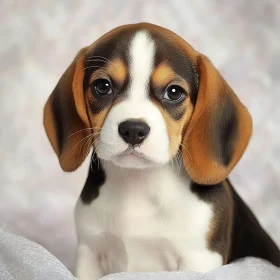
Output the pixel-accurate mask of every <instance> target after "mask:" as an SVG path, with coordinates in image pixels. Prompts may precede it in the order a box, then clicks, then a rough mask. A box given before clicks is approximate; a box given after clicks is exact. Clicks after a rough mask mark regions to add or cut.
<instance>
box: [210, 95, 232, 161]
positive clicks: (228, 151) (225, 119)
mask: <svg viewBox="0 0 280 280" xmlns="http://www.w3.org/2000/svg"><path fill="white" fill-rule="evenodd" d="M212 124H213V126H212V127H210V128H209V129H211V130H212V131H211V133H212V141H213V142H212V145H213V151H214V153H215V155H216V157H217V159H218V160H219V161H220V162H221V163H222V164H223V165H225V166H227V165H228V164H229V163H230V161H231V157H232V154H233V152H234V142H235V140H236V137H237V132H238V117H237V112H236V108H235V106H234V104H233V103H232V101H231V100H230V98H229V97H228V96H227V95H226V94H225V95H223V97H221V100H220V101H219V104H217V109H216V112H215V113H214V114H213V120H212Z"/></svg>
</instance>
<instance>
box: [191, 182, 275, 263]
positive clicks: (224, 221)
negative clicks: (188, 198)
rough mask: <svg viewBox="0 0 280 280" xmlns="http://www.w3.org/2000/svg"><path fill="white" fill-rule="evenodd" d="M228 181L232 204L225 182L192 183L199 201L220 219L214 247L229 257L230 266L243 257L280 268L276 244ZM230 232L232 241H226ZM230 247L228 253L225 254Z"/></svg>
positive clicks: (192, 188)
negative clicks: (212, 209)
mask: <svg viewBox="0 0 280 280" xmlns="http://www.w3.org/2000/svg"><path fill="white" fill-rule="evenodd" d="M226 181H227V183H228V184H229V186H230V192H231V194H232V205H231V203H230V201H229V197H228V195H227V194H226V190H225V186H223V183H219V184H215V185H199V184H197V183H194V182H192V183H191V191H192V192H193V193H195V194H196V195H197V196H198V198H200V199H202V200H203V201H205V202H207V203H210V204H212V205H213V206H214V211H215V215H218V217H219V221H218V224H216V226H217V231H216V233H215V235H214V236H213V240H212V244H211V248H213V249H214V250H217V251H220V252H224V253H226V255H228V261H227V263H231V262H233V261H236V260H238V259H241V258H244V257H257V258H262V259H265V260H267V261H269V262H271V263H273V264H274V265H276V266H279V267H280V251H279V249H278V248H277V246H276V244H275V243H274V242H273V241H272V239H271V238H270V237H269V235H268V234H267V233H266V232H265V230H264V229H263V228H262V226H261V225H260V224H259V222H258V220H257V219H256V217H255V216H254V214H253V213H252V211H251V210H250V209H249V207H248V206H247V205H246V204H245V203H244V202H243V200H242V199H241V198H240V196H239V195H238V194H237V192H236V191H235V190H234V188H233V187H232V185H231V184H230V181H229V180H226ZM231 207H233V209H232V210H233V211H232V212H233V216H232V217H231V218H230V216H229V214H230V212H229V211H230V209H231ZM229 219H231V220H232V228H231V229H229V228H228V227H229ZM216 222H217V221H216ZM228 230H230V232H231V235H230V240H227V236H228V235H227V232H228ZM228 242H229V243H228ZM229 244H230V247H229V252H225V250H226V248H227V246H228V245H229ZM228 253H229V254H228Z"/></svg>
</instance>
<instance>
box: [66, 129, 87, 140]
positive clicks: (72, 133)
mask: <svg viewBox="0 0 280 280" xmlns="http://www.w3.org/2000/svg"><path fill="white" fill-rule="evenodd" d="M88 129H92V128H91V127H89V128H84V129H81V130H78V131H76V132H74V133H72V134H71V135H69V136H68V137H67V138H69V137H71V136H73V135H74V134H76V133H79V132H82V131H85V130H88Z"/></svg>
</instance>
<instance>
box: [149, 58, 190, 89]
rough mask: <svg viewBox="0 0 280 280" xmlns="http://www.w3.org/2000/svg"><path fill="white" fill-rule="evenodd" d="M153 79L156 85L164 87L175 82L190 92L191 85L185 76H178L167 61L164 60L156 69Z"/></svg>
mask: <svg viewBox="0 0 280 280" xmlns="http://www.w3.org/2000/svg"><path fill="white" fill-rule="evenodd" d="M151 79H152V84H153V85H154V87H158V88H163V87H166V86H167V85H168V84H172V83H174V84H176V85H178V86H181V87H182V88H183V89H185V90H186V92H187V93H190V90H189V89H190V87H189V85H188V83H187V82H186V81H185V80H184V79H183V78H181V77H180V76H178V75H177V74H176V73H175V72H174V71H173V70H172V68H171V67H170V66H169V65H168V64H167V63H166V62H162V63H161V64H160V65H159V66H158V67H157V68H156V69H155V70H154V72H153V74H152V78H151Z"/></svg>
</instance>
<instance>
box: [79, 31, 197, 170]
mask: <svg viewBox="0 0 280 280" xmlns="http://www.w3.org/2000/svg"><path fill="white" fill-rule="evenodd" d="M110 43H111V42H110V40H109V43H108V40H106V41H105V42H101V43H99V44H98V45H97V46H96V49H95V51H93V53H92V54H89V56H88V57H87V58H86V64H85V68H86V75H85V79H84V90H85V94H86V101H87V106H88V112H89V117H90V121H91V124H92V127H93V134H94V147H95V150H96V153H97V156H98V157H99V158H101V159H104V160H108V161H112V162H114V163H115V164H116V165H119V166H122V167H128V168H145V167H150V166H156V165H161V164H166V163H167V162H169V161H170V160H171V159H172V158H173V157H174V156H175V155H176V154H177V152H178V149H179V147H180V144H181V141H182V135H183V130H184V128H185V127H186V126H187V124H188V122H189V120H190V117H191V115H192V112H193V107H194V105H195V104H194V102H195V98H196V95H197V90H198V87H197V85H198V80H197V73H196V72H195V71H196V70H195V66H194V63H193V61H192V60H191V58H189V57H187V56H186V55H185V53H184V52H183V50H182V49H180V48H178V47H177V46H173V45H172V44H171V43H169V42H168V41H167V40H165V39H164V38H161V37H158V36H155V35H154V34H153V33H152V32H149V31H146V30H144V31H143V30H135V31H134V32H131V34H127V32H124V31H123V32H120V33H119V34H118V41H117V42H116V43H114V44H110ZM104 50H106V51H104ZM178 61H180V62H181V63H182V64H183V65H184V67H178V64H177V63H178Z"/></svg>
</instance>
